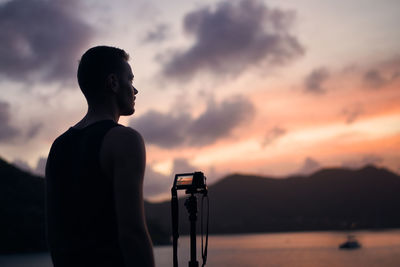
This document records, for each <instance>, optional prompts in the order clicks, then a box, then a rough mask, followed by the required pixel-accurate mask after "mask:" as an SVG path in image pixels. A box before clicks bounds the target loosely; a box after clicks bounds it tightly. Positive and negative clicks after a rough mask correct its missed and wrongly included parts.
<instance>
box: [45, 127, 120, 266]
mask: <svg viewBox="0 0 400 267" xmlns="http://www.w3.org/2000/svg"><path fill="white" fill-rule="evenodd" d="M116 126H119V124H117V123H115V122H114V121H112V120H104V121H99V122H96V123H93V124H91V125H89V126H87V127H86V128H83V129H75V128H70V129H69V130H68V131H66V132H65V133H64V134H62V135H61V136H60V137H58V138H57V139H56V140H55V141H54V143H53V145H52V147H51V149H50V153H49V157H48V162H47V165H48V166H47V167H46V194H47V198H46V203H47V236H48V245H49V249H50V251H51V254H52V258H53V263H54V266H56V267H58V266H123V259H122V253H121V250H120V247H119V245H118V229H117V220H116V213H115V205H114V190H113V181H112V179H110V178H109V177H107V176H106V175H105V174H104V173H103V172H102V170H101V168H100V148H101V144H102V141H103V138H104V136H105V135H106V133H107V132H108V131H109V130H110V129H111V128H113V127H116Z"/></svg>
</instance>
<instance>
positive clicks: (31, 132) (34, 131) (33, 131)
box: [26, 122, 43, 139]
mask: <svg viewBox="0 0 400 267" xmlns="http://www.w3.org/2000/svg"><path fill="white" fill-rule="evenodd" d="M42 127H43V123H41V122H39V123H34V124H32V125H31V126H30V128H29V129H28V132H27V133H26V137H27V138H28V139H32V138H34V137H35V136H37V135H38V133H39V132H40V130H41V129H42Z"/></svg>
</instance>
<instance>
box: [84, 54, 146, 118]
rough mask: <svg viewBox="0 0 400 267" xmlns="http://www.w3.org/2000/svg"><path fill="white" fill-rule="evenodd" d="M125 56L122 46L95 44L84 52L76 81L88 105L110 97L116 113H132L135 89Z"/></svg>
mask: <svg viewBox="0 0 400 267" xmlns="http://www.w3.org/2000/svg"><path fill="white" fill-rule="evenodd" d="M128 60H129V55H128V54H127V53H126V52H125V51H124V50H122V49H119V48H116V47H109V46H96V47H92V48H90V49H89V50H88V51H86V52H85V53H84V54H83V56H82V58H81V60H80V62H79V67H78V74H77V76H78V83H79V87H80V88H81V90H82V93H83V94H84V95H85V97H86V100H87V101H88V104H89V106H90V105H94V104H97V103H105V102H108V101H105V100H110V99H114V100H115V103H116V104H117V106H118V108H119V111H120V115H131V114H132V113H133V112H134V109H133V104H134V103H133V101H134V98H135V96H134V95H136V94H137V93H138V91H137V90H136V89H135V88H134V87H133V86H132V81H133V74H132V69H131V67H130V65H129V64H128Z"/></svg>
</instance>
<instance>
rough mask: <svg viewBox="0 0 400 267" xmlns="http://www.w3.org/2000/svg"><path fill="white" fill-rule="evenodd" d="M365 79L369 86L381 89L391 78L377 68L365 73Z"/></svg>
mask: <svg viewBox="0 0 400 267" xmlns="http://www.w3.org/2000/svg"><path fill="white" fill-rule="evenodd" d="M394 77H396V76H394ZM363 80H364V83H365V84H366V85H367V86H368V87H369V88H374V89H379V88H381V87H383V86H385V85H386V84H387V83H388V82H390V79H388V78H386V77H384V76H383V75H382V73H381V72H380V71H378V70H375V69H373V70H369V71H367V72H366V73H365V74H364V77H363Z"/></svg>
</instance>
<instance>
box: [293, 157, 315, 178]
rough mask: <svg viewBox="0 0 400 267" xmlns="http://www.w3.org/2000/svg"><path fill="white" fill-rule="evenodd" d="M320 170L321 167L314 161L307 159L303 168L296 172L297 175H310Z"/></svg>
mask: <svg viewBox="0 0 400 267" xmlns="http://www.w3.org/2000/svg"><path fill="white" fill-rule="evenodd" d="M320 168H321V165H320V164H319V163H318V162H317V161H316V160H314V159H312V158H310V157H307V158H306V159H305V160H304V163H303V166H302V167H301V168H300V169H299V170H298V171H297V173H298V174H303V175H310V174H312V173H314V172H316V171H318V170H319V169H320Z"/></svg>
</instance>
